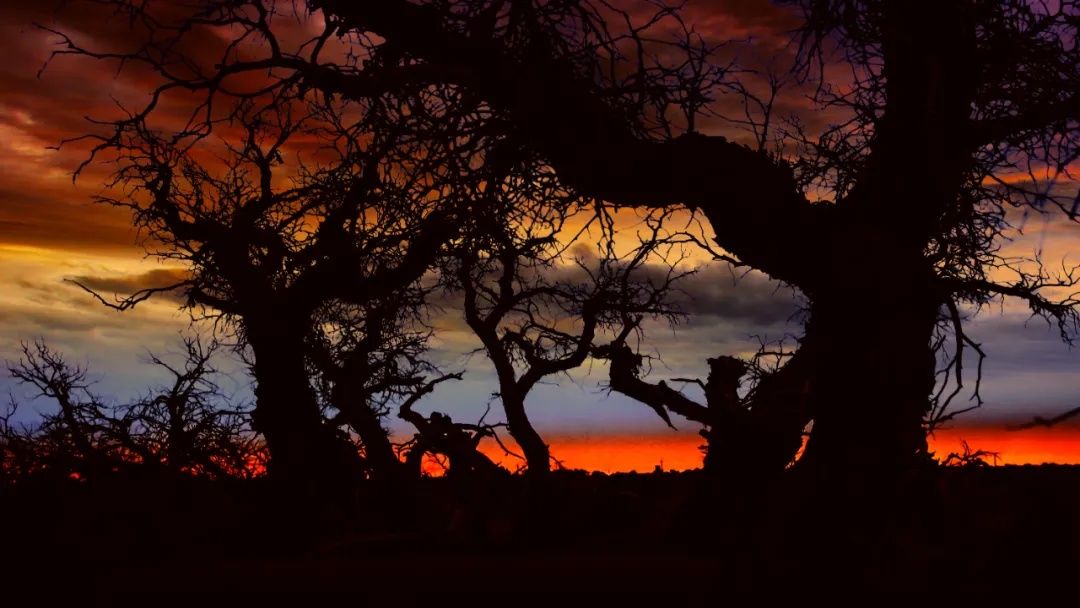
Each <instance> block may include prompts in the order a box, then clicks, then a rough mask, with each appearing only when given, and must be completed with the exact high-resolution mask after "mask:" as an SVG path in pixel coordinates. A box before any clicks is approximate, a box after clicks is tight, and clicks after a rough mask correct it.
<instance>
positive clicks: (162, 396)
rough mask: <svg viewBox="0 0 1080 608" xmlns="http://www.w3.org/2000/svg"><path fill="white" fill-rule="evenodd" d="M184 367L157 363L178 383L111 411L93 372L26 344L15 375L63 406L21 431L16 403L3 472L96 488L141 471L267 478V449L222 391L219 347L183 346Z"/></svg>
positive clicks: (4, 436)
mask: <svg viewBox="0 0 1080 608" xmlns="http://www.w3.org/2000/svg"><path fill="white" fill-rule="evenodd" d="M183 346H184V358H183V363H182V364H181V365H175V364H172V363H170V362H168V361H167V360H166V359H165V358H163V357H160V356H157V355H153V354H151V355H150V362H151V363H152V364H154V365H155V366H158V367H160V368H162V369H164V370H166V371H167V372H168V373H169V375H170V376H171V377H172V381H171V382H170V383H169V384H166V385H162V386H159V387H155V388H153V389H151V390H150V391H149V392H147V394H146V395H145V396H144V397H142V398H140V399H137V400H135V401H132V402H130V403H124V404H115V405H113V404H109V403H107V402H106V401H105V400H104V399H102V398H101V397H99V396H98V395H97V394H95V393H94V392H93V391H92V390H91V383H90V382H89V381H88V380H87V371H86V369H85V368H83V367H81V366H78V365H72V364H70V363H68V362H67V361H66V360H65V359H64V357H63V355H61V354H60V353H58V352H57V351H55V350H53V349H51V348H49V347H48V345H46V344H45V343H44V342H43V341H41V340H39V341H36V342H34V343H33V344H23V345H22V352H23V356H22V358H21V359H20V360H19V361H15V362H9V363H8V371H9V373H10V374H11V376H12V377H13V378H15V379H17V380H18V381H20V382H21V383H24V384H27V385H29V386H32V387H34V389H36V391H37V393H36V394H35V395H33V396H34V397H43V398H46V399H48V400H50V401H52V402H53V403H54V404H55V411H51V412H45V413H43V414H41V415H40V422H36V423H34V422H28V423H24V424H23V425H21V426H20V425H16V424H15V423H14V422H13V421H12V416H13V415H14V413H15V411H16V408H17V406H16V404H14V403H13V404H12V405H11V406H9V411H8V413H7V414H6V415H5V416H4V417H3V419H2V422H0V451H2V452H3V453H4V459H3V462H2V465H3V467H2V468H3V473H4V475H5V476H7V477H9V478H10V479H13V480H18V479H27V478H30V477H33V476H42V475H44V476H50V477H58V478H67V477H74V478H76V479H83V480H85V479H96V478H101V477H102V476H105V475H111V474H115V473H118V472H122V471H132V470H135V469H141V470H145V471H153V472H154V473H155V474H162V473H169V474H172V475H179V474H184V475H203V476H207V477H212V478H240V477H243V478H246V477H251V476H253V475H257V474H259V469H260V468H261V467H262V458H261V452H262V448H261V445H260V444H259V442H258V441H257V440H256V437H255V433H254V432H253V431H252V429H251V426H250V423H249V419H250V416H249V415H248V412H246V411H244V410H243V409H237V408H235V407H231V406H230V405H229V404H228V402H227V400H226V399H225V397H224V395H222V394H221V391H220V390H219V389H218V385H217V384H216V382H215V377H216V376H217V375H218V371H217V370H216V369H215V368H214V367H213V366H212V364H211V358H212V357H213V356H214V353H215V352H216V351H217V349H218V345H217V343H216V342H210V343H208V344H204V343H203V341H202V340H201V339H199V338H198V337H185V338H184V339H183Z"/></svg>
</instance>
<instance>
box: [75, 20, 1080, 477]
mask: <svg viewBox="0 0 1080 608" xmlns="http://www.w3.org/2000/svg"><path fill="white" fill-rule="evenodd" d="M110 4H112V5H114V6H116V7H118V8H119V9H121V11H123V12H125V13H126V14H127V16H129V17H130V18H131V22H132V24H133V27H134V28H135V30H137V31H139V32H144V33H145V32H150V33H151V34H155V33H156V34H158V36H153V35H150V36H148V37H147V42H146V44H145V45H143V46H141V47H140V48H139V49H138V50H136V51H134V52H132V53H129V54H124V55H123V57H120V56H117V55H109V54H103V53H90V52H88V51H86V50H85V49H82V48H80V47H78V46H77V45H76V44H74V43H73V42H71V41H70V40H68V39H65V40H63V41H62V45H63V46H61V48H60V49H59V52H61V53H75V54H83V55H87V54H89V55H92V56H96V57H100V58H109V57H113V58H117V59H120V58H123V59H126V60H128V61H134V62H140V63H144V64H147V65H149V66H150V67H151V68H152V69H155V70H157V72H158V73H159V74H160V75H162V76H163V77H164V78H165V80H166V82H167V84H165V85H163V87H162V88H159V89H157V90H156V91H155V96H154V99H155V103H156V100H157V99H158V98H159V97H160V96H161V95H165V94H167V93H169V92H170V91H172V90H174V89H177V88H180V87H183V88H184V89H185V90H188V91H194V92H197V93H205V95H206V98H207V99H208V100H214V99H217V98H218V97H219V96H222V95H224V96H228V95H232V94H236V93H237V92H236V91H235V90H233V89H231V88H230V87H227V86H224V85H223V83H225V82H227V81H228V79H229V78H230V77H232V76H235V75H237V74H241V73H255V72H258V73H266V71H267V69H268V68H271V71H270V76H269V79H268V81H266V82H265V83H264V84H265V86H264V89H263V90H269V89H276V88H281V87H286V88H287V87H289V86H293V85H295V84H297V83H303V86H307V87H312V88H316V89H319V90H321V91H324V92H328V93H331V94H334V95H338V96H341V97H342V98H346V99H356V100H359V99H366V98H369V97H370V96H372V95H373V92H377V91H379V90H381V89H384V88H385V87H387V86H391V83H392V85H394V86H396V85H398V84H400V83H403V82H404V83H411V84H412V85H414V86H423V85H430V84H433V83H439V84H441V85H451V86H454V87H460V89H461V90H463V91H467V93H468V94H469V95H471V96H473V97H475V98H476V99H478V100H480V105H479V106H477V107H483V111H482V114H483V118H485V119H489V120H483V121H481V122H482V123H483V124H487V125H490V126H491V128H492V129H497V130H500V131H502V132H504V133H507V134H508V135H510V136H511V137H512V139H513V140H514V141H515V142H517V144H518V145H520V146H527V147H528V148H530V149H531V150H533V151H534V152H536V153H538V154H539V155H540V156H541V157H542V158H543V160H544V161H545V162H546V163H547V164H548V166H550V167H551V168H552V169H553V170H554V171H555V172H556V173H557V174H558V176H559V178H560V180H561V181H562V183H564V184H565V185H566V186H567V187H569V188H573V189H574V190H575V191H576V192H578V193H579V194H580V195H583V196H593V197H597V198H600V199H603V200H606V201H609V202H612V203H615V204H619V205H632V206H644V207H657V208H670V207H672V206H674V205H677V204H685V205H687V206H688V207H690V208H692V209H694V210H696V211H698V212H700V213H701V214H703V215H704V216H705V217H706V218H707V219H708V220H709V222H710V223H711V226H712V229H713V231H714V232H715V239H716V242H717V244H718V245H719V246H720V247H721V248H722V249H723V250H724V252H725V256H726V259H729V260H732V261H734V262H736V263H738V264H742V265H746V266H748V267H751V268H755V269H757V270H760V271H762V272H764V273H766V274H768V275H769V276H771V277H772V278H774V279H778V280H781V281H784V282H786V283H788V284H790V285H793V286H795V287H797V288H798V289H799V290H800V291H801V292H802V293H803V294H804V295H805V296H806V297H807V298H808V299H809V301H810V313H809V315H808V320H807V325H806V328H805V335H804V336H803V338H802V341H801V347H800V349H799V351H798V353H797V354H796V355H795V357H793V358H792V360H791V362H790V363H789V364H788V365H789V366H790V365H793V364H795V363H796V362H797V361H799V362H801V363H800V365H798V366H797V367H794V368H793V370H798V371H799V373H800V374H802V375H803V377H802V378H801V382H792V383H791V384H792V385H798V384H808V386H809V388H808V399H809V404H810V409H811V410H812V411H813V412H814V414H813V416H814V426H813V433H812V437H811V439H810V441H809V445H808V446H807V450H806V455H805V458H804V459H803V460H804V463H805V464H806V465H807V466H808V467H810V466H813V467H819V468H822V469H829V470H839V471H844V473H842V474H841V475H839V476H836V477H834V478H842V477H845V476H846V475H847V474H848V473H847V472H850V473H852V474H853V475H863V474H864V473H866V472H871V471H872V472H874V475H875V476H880V472H881V471H883V470H885V471H897V470H900V469H902V468H904V467H907V466H911V465H913V464H915V463H917V462H919V461H920V460H921V459H922V458H923V457H924V456H925V452H926V443H925V426H926V423H927V420H930V421H931V422H933V421H937V422H940V421H941V420H942V419H943V416H944V415H945V414H943V412H944V411H946V409H947V408H946V406H947V405H948V404H949V402H950V396H951V395H952V394H953V390H952V389H947V390H944V391H943V392H941V393H940V394H939V395H937V396H935V387H937V388H939V389H940V388H941V387H943V386H945V385H944V378H943V377H939V375H938V372H942V371H943V372H944V374H941V375H942V376H945V375H948V376H950V377H951V378H952V379H953V380H952V381H951V382H953V383H954V384H953V386H954V388H955V386H958V385H960V384H962V383H963V373H964V370H965V369H967V368H968V367H970V365H969V364H968V362H967V361H965V358H964V354H965V352H967V353H968V354H970V353H971V351H972V349H973V348H975V351H974V352H975V354H976V355H977V354H978V350H977V348H976V343H975V342H974V341H972V340H969V339H968V338H967V337H966V335H965V334H964V332H963V321H964V316H965V311H967V312H970V311H971V310H972V308H974V309H977V308H979V307H980V306H982V305H984V304H985V303H987V302H990V301H994V300H996V299H999V298H1004V297H1009V298H1019V299H1020V300H1022V301H1025V302H1027V303H1028V304H1029V305H1030V306H1031V307H1032V310H1033V312H1034V313H1035V314H1037V315H1040V316H1044V317H1046V318H1048V319H1049V320H1051V321H1052V322H1056V323H1058V324H1059V326H1060V327H1061V328H1062V331H1063V335H1064V336H1065V337H1067V338H1068V337H1071V336H1072V332H1073V330H1074V329H1075V322H1076V308H1075V306H1074V304H1075V301H1074V299H1073V298H1072V297H1070V296H1068V295H1066V296H1064V297H1060V296H1058V295H1055V291H1054V290H1055V289H1066V290H1067V289H1068V288H1069V287H1070V286H1072V285H1073V284H1074V279H1073V274H1071V273H1070V272H1068V271H1067V270H1066V271H1065V272H1063V273H1062V274H1061V276H1057V277H1055V276H1053V274H1052V273H1047V272H1046V271H1045V269H1044V268H1043V267H1041V266H1040V265H1039V264H1038V261H1037V260H1034V259H1032V260H1027V261H1017V260H1011V259H1009V258H1007V257H1005V256H1002V255H1000V254H999V252H1000V249H999V247H1000V245H1001V243H1002V238H1003V237H1004V236H1006V235H1007V234H1008V233H1009V232H1010V231H1011V230H1012V228H1011V226H1010V222H1009V220H1010V217H1011V216H1010V211H1009V210H1010V209H1021V210H1026V211H1030V212H1038V213H1060V214H1064V216H1065V217H1067V218H1069V219H1075V201H1076V198H1075V192H1074V190H1073V189H1072V187H1071V186H1069V185H1068V184H1069V183H1070V182H1069V180H1070V177H1071V173H1070V170H1071V167H1072V165H1073V163H1074V161H1075V160H1076V155H1077V150H1078V146H1077V126H1078V121H1077V100H1078V99H1080V97H1078V95H1080V92H1078V91H1077V83H1078V82H1080V78H1077V71H1078V66H1080V56H1078V52H1077V49H1076V45H1075V44H1074V41H1075V39H1076V28H1077V13H1078V10H1080V9H1078V6H1077V4H1076V3H1075V2H1072V1H1070V0H1065V1H1062V2H1056V3H1032V2H1026V1H1024V0H1008V1H1004V2H1001V1H997V0H985V1H983V0H980V1H977V2H966V1H960V0H956V1H948V2H944V3H941V2H930V1H929V0H921V1H917V2H910V1H906V0H865V1H855V0H805V1H802V2H794V3H792V8H793V10H794V11H796V12H797V13H798V14H801V15H802V17H803V18H804V20H805V23H806V27H805V28H804V29H803V30H802V32H801V39H800V41H801V52H800V54H799V61H798V64H797V65H796V66H794V71H793V72H792V75H793V76H794V77H796V78H797V79H801V80H802V83H803V84H809V85H810V89H811V91H813V92H814V95H815V99H816V101H817V102H818V103H819V104H820V106H819V107H820V108H830V109H831V110H834V111H840V112H846V114H844V116H843V117H842V118H841V119H840V120H839V122H838V123H837V124H835V125H833V126H832V127H830V128H827V129H826V130H825V131H824V132H823V133H820V134H808V135H806V136H805V137H803V136H802V135H803V134H801V133H800V130H799V129H798V128H795V127H792V128H789V129H788V133H787V135H789V136H790V137H791V138H792V139H793V140H794V143H796V144H798V143H800V142H801V144H803V145H801V146H799V145H796V146H795V149H792V148H791V143H792V141H789V142H788V145H787V147H785V148H784V153H783V154H777V153H776V152H775V151H773V150H767V149H764V148H763V146H762V145H761V142H763V141H765V140H766V138H763V137H760V132H759V133H758V137H756V138H755V144H757V145H755V147H752V148H750V147H745V146H742V145H740V144H738V143H736V142H734V141H731V140H729V139H727V138H726V137H723V136H720V135H705V134H702V133H701V132H700V124H699V122H697V121H695V120H694V117H695V116H696V115H697V114H698V113H701V112H704V111H706V110H707V109H708V108H709V106H710V104H711V103H712V102H715V101H716V99H717V98H718V96H719V95H722V94H727V93H732V94H735V95H742V94H745V93H746V92H747V91H749V90H750V89H749V88H748V87H738V86H731V84H730V83H731V82H732V80H733V79H734V78H735V77H736V75H737V72H732V71H730V70H727V69H726V67H727V66H717V67H715V68H714V67H710V64H709V53H708V45H707V44H704V43H702V42H701V41H700V40H699V39H695V37H694V36H693V35H692V34H688V32H692V24H686V23H685V22H684V21H683V17H682V15H681V13H680V11H679V10H678V7H677V6H674V7H672V6H667V5H662V4H657V3H652V2H642V3H641V5H640V6H643V7H649V8H650V9H652V10H649V11H645V13H646V16H645V17H644V18H642V17H641V15H642V11H629V10H618V9H617V8H614V7H613V6H612V5H611V4H610V3H607V2H596V1H592V0H560V1H557V2H549V1H544V2H538V1H537V2H533V1H513V0H455V1H452V0H430V1H423V2H412V1H408V0H382V1H380V2H365V3H347V2H337V1H331V0H325V1H316V0H311V1H310V2H308V3H307V7H308V8H309V9H311V10H312V11H313V12H317V13H318V14H319V16H320V17H322V18H323V19H322V21H321V22H322V23H323V24H325V26H324V28H323V29H321V30H320V32H319V34H318V35H317V36H316V37H315V38H312V39H311V41H310V42H309V43H308V44H305V45H302V46H299V47H295V46H294V47H289V48H287V47H286V45H284V44H283V43H282V42H281V40H280V39H279V38H278V37H277V36H276V35H275V30H274V28H275V25H276V24H277V23H278V21H275V17H276V15H275V11H276V10H277V8H276V7H277V6H278V5H276V4H273V5H271V4H264V3H263V2H258V1H249V2H239V3H237V2H213V1H211V2H207V3H205V4H204V5H201V6H200V7H199V9H197V10H198V13H197V14H196V15H194V17H192V15H187V16H185V17H182V18H180V21H179V22H177V21H175V20H173V21H171V22H165V21H162V20H161V19H155V18H154V13H153V11H152V9H151V8H148V7H147V5H146V4H145V3H141V2H140V3H135V2H126V1H121V0H117V1H115V2H111V3H110ZM193 28H207V29H213V28H222V29H224V28H232V29H230V36H232V37H233V39H235V40H236V44H242V43H243V42H242V41H246V40H249V39H254V38H257V39H259V40H260V47H259V49H258V50H257V52H249V53H245V54H237V53H233V52H232V51H233V50H234V49H235V48H236V47H235V45H232V46H229V48H227V49H225V52H223V53H222V55H221V61H220V62H219V63H217V64H215V65H214V66H213V67H211V68H206V69H199V70H188V71H185V72H183V73H184V76H183V77H182V78H176V77H175V71H174V70H173V69H172V66H174V65H187V64H186V63H184V61H183V52H182V45H180V44H177V41H181V40H183V39H185V36H187V35H188V34H189V33H190V32H191V31H193ZM671 31H674V32H675V35H674V36H673V37H672V36H670V35H668V34H669V33H670V32H671ZM334 37H337V38H336V40H337V41H340V43H341V44H342V45H343V46H344V47H346V48H347V49H351V50H352V52H344V53H341V54H340V55H339V56H338V57H333V58H331V57H328V56H326V55H324V54H322V51H323V49H325V48H326V47H327V45H328V44H331V43H330V42H328V41H330V40H331V38H334ZM245 50H249V49H247V47H245ZM163 58H164V59H165V61H163V60H162V59H163ZM831 61H838V62H841V63H842V64H843V65H844V66H845V67H848V68H850V73H851V74H852V79H851V83H850V86H847V87H836V86H831V85H830V83H829V82H828V81H827V80H826V78H825V71H824V70H823V69H822V67H823V66H825V65H826V64H828V63H829V62H831ZM153 110H154V104H150V105H149V106H147V107H146V108H145V109H144V110H143V113H152V112H153ZM680 114H681V115H682V117H681V118H679V116H680ZM766 114H767V115H770V116H771V114H769V113H766ZM193 120H194V121H195V123H197V124H199V125H201V126H203V127H205V128H211V127H212V126H213V122H212V120H208V119H207V117H206V115H205V114H199V113H196V114H193ZM769 122H770V124H776V123H775V122H773V121H771V120H770V121H769ZM753 125H755V126H761V127H763V126H765V125H764V123H762V122H760V121H759V122H754V123H753ZM742 126H744V127H745V126H746V125H745V124H744V125H742ZM1010 273H1011V275H1012V277H1011V278H1003V277H1008V276H1009V275H1010ZM943 332H944V333H943ZM950 335H951V336H952V340H951V343H952V344H953V345H954V347H953V348H951V354H945V355H943V361H942V364H941V365H940V366H939V364H938V363H939V362H938V360H937V357H936V354H935V351H934V346H935V344H941V345H947V344H949V343H950V341H949V340H948V339H946V340H941V339H940V338H941V337H942V336H946V338H947V337H948V336H950ZM792 374H794V372H792Z"/></svg>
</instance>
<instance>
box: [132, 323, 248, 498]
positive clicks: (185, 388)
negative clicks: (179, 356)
mask: <svg viewBox="0 0 1080 608" xmlns="http://www.w3.org/2000/svg"><path fill="white" fill-rule="evenodd" d="M183 347H184V353H183V363H182V364H181V365H174V364H172V363H170V362H169V361H167V360H166V359H164V358H163V357H161V356H159V355H154V354H151V355H150V362H151V363H153V364H154V365H156V366H157V367H159V368H161V369H163V370H165V371H166V372H167V373H168V374H169V376H170V382H169V383H167V384H164V385H162V386H159V387H156V388H154V389H152V390H151V391H150V392H149V393H147V395H146V396H144V397H143V398H142V399H139V400H136V401H134V402H133V403H129V404H126V405H123V406H120V407H118V408H117V410H118V422H119V424H120V425H121V427H122V432H123V434H124V436H125V437H126V440H125V441H124V445H125V446H126V447H128V449H130V450H131V451H132V452H134V455H135V456H137V457H138V458H139V460H140V461H141V462H142V463H143V464H145V465H150V466H155V467H162V468H165V469H167V470H169V471H171V472H172V473H174V474H178V473H183V474H190V475H203V476H208V477H213V478H227V477H250V476H251V475H252V474H253V473H254V472H255V470H256V469H257V468H258V465H259V464H260V452H261V445H260V444H259V442H258V440H257V438H256V437H255V434H254V432H253V431H252V430H251V425H250V412H248V411H246V410H245V409H243V408H236V407H232V406H230V405H229V403H228V401H227V398H226V396H225V395H224V394H223V393H222V391H221V389H220V388H219V386H218V384H217V382H216V379H215V377H216V376H217V375H218V374H219V372H218V370H217V369H216V368H215V367H214V366H213V363H212V358H213V357H214V355H215V353H217V352H218V350H219V348H220V345H219V343H218V342H216V341H214V340H210V341H209V342H204V340H203V339H202V338H200V337H198V336H187V337H184V338H183Z"/></svg>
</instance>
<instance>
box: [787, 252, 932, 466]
mask: <svg viewBox="0 0 1080 608" xmlns="http://www.w3.org/2000/svg"><path fill="white" fill-rule="evenodd" d="M878 251H879V252H881V251H882V249H881V248H879V249H878ZM859 258H860V259H859V260H852V261H851V262H850V263H851V264H855V265H857V266H860V268H854V269H853V268H851V267H850V264H849V265H848V266H847V267H845V268H844V269H843V271H842V272H840V271H838V272H837V280H836V281H834V282H833V283H832V285H830V287H829V289H827V290H822V291H821V292H819V294H818V295H817V297H816V298H815V300H814V302H813V304H812V306H811V319H810V323H809V325H808V326H807V335H806V339H805V342H804V344H805V347H806V348H807V349H809V350H811V351H812V353H813V357H812V358H811V359H810V363H811V365H812V366H813V369H812V374H811V377H812V379H813V387H812V390H813V393H814V396H815V400H816V403H817V404H818V407H817V411H816V413H815V416H814V427H813V431H812V433H811V436H810V440H809V442H808V444H807V448H806V453H805V456H804V458H803V461H802V463H801V467H802V468H809V469H812V470H814V471H816V472H817V474H819V475H821V476H822V477H824V478H828V479H835V480H837V481H841V479H840V478H841V477H847V478H848V481H855V483H856V485H859V484H861V483H863V482H864V481H868V480H873V479H880V480H889V479H893V478H895V476H896V475H897V474H898V473H900V472H902V471H904V470H906V469H908V468H910V467H911V466H913V465H915V464H916V463H917V462H918V460H919V458H920V457H921V456H923V455H925V453H926V433H925V430H924V428H923V424H922V423H923V418H924V417H925V415H926V413H927V410H928V407H929V399H930V394H931V392H932V391H933V388H934V381H935V377H934V368H935V365H934V353H933V350H932V346H931V339H932V334H933V331H934V325H935V322H936V319H937V308H938V305H939V302H938V299H937V298H936V297H935V296H934V289H933V287H932V284H931V282H932V269H930V268H927V267H925V266H926V263H925V262H924V261H923V260H922V259H921V258H920V257H919V256H918V255H917V254H914V253H912V254H910V255H909V256H907V259H906V260H905V259H902V258H901V257H900V255H898V254H897V252H896V251H895V250H894V251H888V250H887V249H886V250H885V251H884V252H882V254H881V255H875V254H874V252H873V251H869V250H867V251H864V252H863V255H861V256H859ZM860 480H861V481H860ZM849 485H850V484H849Z"/></svg>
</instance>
